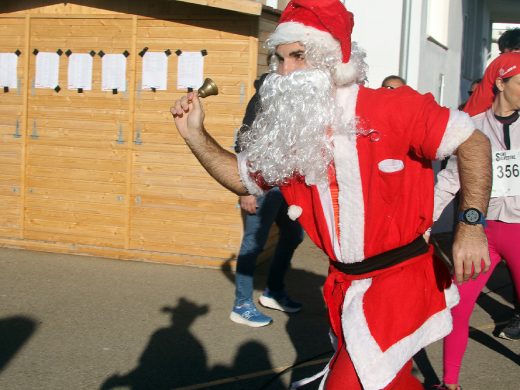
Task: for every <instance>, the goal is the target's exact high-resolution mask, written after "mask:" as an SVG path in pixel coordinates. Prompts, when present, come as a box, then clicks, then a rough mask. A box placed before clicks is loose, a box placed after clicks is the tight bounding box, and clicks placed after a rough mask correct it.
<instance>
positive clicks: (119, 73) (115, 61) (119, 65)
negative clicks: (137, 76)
mask: <svg viewBox="0 0 520 390" xmlns="http://www.w3.org/2000/svg"><path fill="white" fill-rule="evenodd" d="M101 62H102V76H101V89H102V90H103V91H111V90H113V89H117V90H118V91H120V92H125V91H126V57H125V56H124V55H123V54H105V55H104V56H103V57H102V59H101Z"/></svg>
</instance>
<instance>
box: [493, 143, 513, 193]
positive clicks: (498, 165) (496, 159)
mask: <svg viewBox="0 0 520 390" xmlns="http://www.w3.org/2000/svg"><path fill="white" fill-rule="evenodd" d="M492 156H493V189H492V190H491V196H492V197H498V196H516V195H520V150H500V151H493V154H492Z"/></svg>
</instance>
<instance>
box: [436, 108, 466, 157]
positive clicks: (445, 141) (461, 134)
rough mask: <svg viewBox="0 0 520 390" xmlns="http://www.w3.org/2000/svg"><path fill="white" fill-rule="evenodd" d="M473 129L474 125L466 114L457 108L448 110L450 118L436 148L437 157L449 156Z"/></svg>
mask: <svg viewBox="0 0 520 390" xmlns="http://www.w3.org/2000/svg"><path fill="white" fill-rule="evenodd" d="M474 130H475V125H474V124H473V121H472V120H471V118H470V117H469V115H468V114H466V113H465V112H462V111H459V110H450V119H449V120H448V125H447V126H446V131H445V132H444V136H443V137H442V141H441V144H440V146H439V149H437V155H436V157H437V159H438V160H442V159H444V158H446V157H448V156H451V155H452V154H453V153H454V152H455V150H457V148H458V147H459V146H460V144H462V143H463V142H464V141H466V140H467V139H468V138H469V136H470V135H471V134H472V133H473V131H474Z"/></svg>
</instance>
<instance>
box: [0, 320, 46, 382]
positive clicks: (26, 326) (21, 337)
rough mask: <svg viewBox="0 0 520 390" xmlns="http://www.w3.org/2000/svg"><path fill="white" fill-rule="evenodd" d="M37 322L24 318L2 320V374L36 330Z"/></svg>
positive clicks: (0, 323) (0, 329)
mask: <svg viewBox="0 0 520 390" xmlns="http://www.w3.org/2000/svg"><path fill="white" fill-rule="evenodd" d="M36 327H37V325H36V321H34V320H33V319H32V318H29V317H24V316H13V317H7V318H2V319H0V372H2V371H3V370H4V369H5V367H7V365H8V363H9V361H10V360H11V359H12V358H13V357H14V356H15V355H16V354H17V353H18V351H19V350H20V349H21V348H22V346H23V345H24V344H25V343H26V342H27V340H29V338H30V337H31V335H32V334H33V333H34V331H35V330H36Z"/></svg>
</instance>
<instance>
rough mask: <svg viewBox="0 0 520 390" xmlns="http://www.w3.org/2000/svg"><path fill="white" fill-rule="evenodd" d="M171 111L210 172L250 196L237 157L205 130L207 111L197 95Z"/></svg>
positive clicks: (190, 144)
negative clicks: (241, 177)
mask: <svg viewBox="0 0 520 390" xmlns="http://www.w3.org/2000/svg"><path fill="white" fill-rule="evenodd" d="M170 112H171V113H172V115H173V119H174V121H175V126H176V127H177V130H178V131H179V134H180V135H181V136H182V138H184V141H185V142H186V144H187V145H188V147H189V148H190V149H191V151H192V152H193V154H194V155H195V157H197V159H198V160H199V162H200V163H201V165H202V166H203V167H204V168H205V169H206V171H208V173H209V174H210V175H211V176H212V177H213V178H214V179H215V180H216V181H218V182H219V183H220V184H222V185H223V186H224V187H226V188H227V189H228V190H230V191H232V192H234V193H235V194H237V195H247V194H248V192H247V190H246V188H245V187H244V185H243V184H242V182H241V180H240V175H239V172H238V164H237V158H236V156H235V155H234V154H233V153H231V152H229V151H227V150H225V149H224V148H222V146H220V145H219V144H218V143H217V141H215V139H213V137H212V136H211V135H210V134H209V133H208V132H207V131H206V129H205V128H204V110H203V108H202V104H201V102H200V100H199V98H198V96H197V94H196V93H194V92H190V93H189V94H188V95H187V96H184V97H182V98H181V99H179V100H177V101H176V102H175V103H174V105H173V106H172V107H171V108H170Z"/></svg>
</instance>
